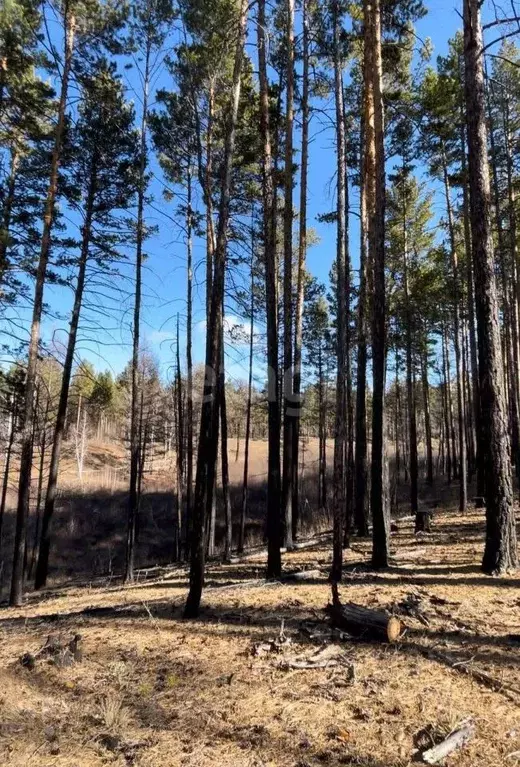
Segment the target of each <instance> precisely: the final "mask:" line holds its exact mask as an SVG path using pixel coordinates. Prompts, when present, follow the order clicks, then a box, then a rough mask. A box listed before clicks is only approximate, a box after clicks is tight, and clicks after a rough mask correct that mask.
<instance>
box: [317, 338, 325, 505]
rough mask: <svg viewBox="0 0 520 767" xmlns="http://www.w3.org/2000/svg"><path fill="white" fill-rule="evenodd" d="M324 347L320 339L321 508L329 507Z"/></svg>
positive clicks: (319, 500)
mask: <svg viewBox="0 0 520 767" xmlns="http://www.w3.org/2000/svg"><path fill="white" fill-rule="evenodd" d="M323 378H324V376H323V347H322V343H321V341H320V344H319V347H318V410H319V414H318V418H319V426H318V431H319V438H318V441H319V448H318V453H319V455H318V475H319V482H318V505H319V508H320V510H326V509H327V449H326V428H327V427H326V422H325V419H326V409H325V384H324V380H323Z"/></svg>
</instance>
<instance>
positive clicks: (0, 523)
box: [0, 396, 17, 554]
mask: <svg viewBox="0 0 520 767" xmlns="http://www.w3.org/2000/svg"><path fill="white" fill-rule="evenodd" d="M14 401H15V399H14V396H13V403H12V404H13V410H12V411H11V413H10V428H9V441H8V443H7V452H6V455H5V466H4V478H3V481H2V498H1V500H0V554H1V551H2V533H3V530H4V518H5V505H6V500H7V491H8V489H9V471H10V469H11V457H12V454H13V445H14V438H15V434H16V419H17V413H16V410H15V409H14Z"/></svg>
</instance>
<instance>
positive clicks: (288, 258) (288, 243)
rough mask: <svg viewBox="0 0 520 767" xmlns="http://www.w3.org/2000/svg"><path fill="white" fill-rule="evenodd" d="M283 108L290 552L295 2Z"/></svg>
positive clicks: (288, 541) (289, 18)
mask: <svg viewBox="0 0 520 767" xmlns="http://www.w3.org/2000/svg"><path fill="white" fill-rule="evenodd" d="M286 14H287V15H286V31H285V40H286V56H287V62H286V66H287V71H286V81H287V85H286V107H285V171H284V217H283V222H284V226H283V242H284V259H283V263H284V265H283V316H284V330H283V364H284V371H283V399H284V417H283V478H282V504H283V511H284V519H285V526H284V538H285V547H286V548H287V549H291V548H292V545H293V540H292V534H293V528H292V494H293V461H294V456H293V444H294V443H293V430H294V411H293V407H294V397H293V297H292V291H293V275H292V272H293V269H292V259H293V243H292V226H293V109H294V106H293V102H294V0H286Z"/></svg>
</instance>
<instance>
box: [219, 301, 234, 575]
mask: <svg viewBox="0 0 520 767" xmlns="http://www.w3.org/2000/svg"><path fill="white" fill-rule="evenodd" d="M222 322H224V308H222ZM220 332H221V341H220V348H221V360H220V364H221V369H220V383H219V396H220V460H221V462H222V499H223V502H224V519H225V524H226V532H225V539H224V562H229V560H230V559H231V549H232V546H233V515H232V509H231V498H230V494H229V456H228V424H227V407H226V379H225V374H224V370H225V367H224V366H225V360H224V327H223V324H222V327H221V330H220Z"/></svg>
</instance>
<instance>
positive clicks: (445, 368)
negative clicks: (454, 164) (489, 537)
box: [441, 328, 452, 484]
mask: <svg viewBox="0 0 520 767" xmlns="http://www.w3.org/2000/svg"><path fill="white" fill-rule="evenodd" d="M441 344H442V380H443V383H442V403H443V404H442V409H443V416H444V437H445V440H446V470H447V474H448V484H450V483H451V478H452V459H451V442H450V416H449V396H450V395H449V383H448V381H449V379H448V365H447V359H446V358H447V349H446V331H445V329H444V328H443V330H442V339H441Z"/></svg>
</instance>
